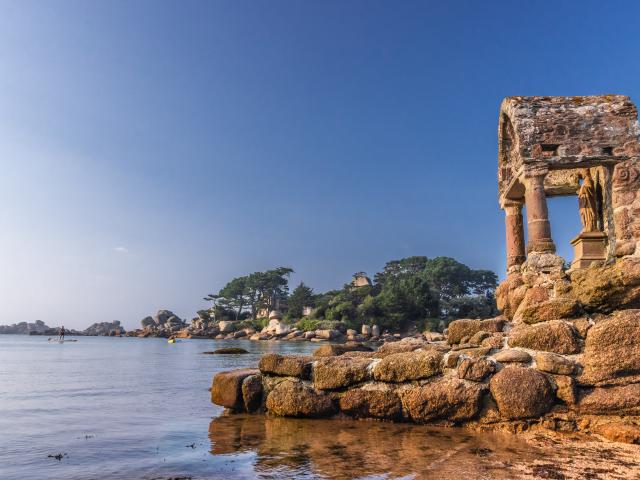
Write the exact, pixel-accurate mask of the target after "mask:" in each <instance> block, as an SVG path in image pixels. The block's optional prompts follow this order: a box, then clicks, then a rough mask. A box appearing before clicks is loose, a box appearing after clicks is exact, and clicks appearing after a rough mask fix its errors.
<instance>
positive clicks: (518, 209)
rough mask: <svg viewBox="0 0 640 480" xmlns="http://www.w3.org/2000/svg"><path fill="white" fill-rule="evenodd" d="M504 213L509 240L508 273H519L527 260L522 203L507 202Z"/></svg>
mask: <svg viewBox="0 0 640 480" xmlns="http://www.w3.org/2000/svg"><path fill="white" fill-rule="evenodd" d="M504 213H505V218H504V221H505V226H506V239H507V273H511V272H514V271H517V270H518V269H519V267H520V265H522V263H523V262H524V261H525V260H526V257H525V252H524V225H523V221H522V203H521V202H514V201H507V202H506V203H505V204H504Z"/></svg>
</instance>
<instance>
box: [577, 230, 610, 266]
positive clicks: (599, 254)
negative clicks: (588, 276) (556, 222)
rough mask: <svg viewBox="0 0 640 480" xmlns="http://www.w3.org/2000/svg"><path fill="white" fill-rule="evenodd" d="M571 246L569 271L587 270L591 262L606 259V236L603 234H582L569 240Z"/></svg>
mask: <svg viewBox="0 0 640 480" xmlns="http://www.w3.org/2000/svg"><path fill="white" fill-rule="evenodd" d="M571 245H573V252H574V255H573V262H571V270H580V269H582V268H587V267H588V266H589V265H591V264H592V263H593V262H603V261H605V260H606V259H607V235H606V234H605V233H603V232H582V233H581V234H580V235H578V236H577V237H576V238H574V239H573V240H571Z"/></svg>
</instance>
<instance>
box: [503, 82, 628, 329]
mask: <svg viewBox="0 0 640 480" xmlns="http://www.w3.org/2000/svg"><path fill="white" fill-rule="evenodd" d="M639 135H640V127H639V125H638V111H637V108H636V106H635V104H634V103H633V102H632V101H631V100H630V99H629V97H627V96H623V95H596V96H586V97H508V98H505V99H504V100H503V102H502V105H501V106H500V120H499V129H498V141H499V146H498V192H499V201H500V207H501V208H502V209H503V210H504V212H505V223H506V247H507V274H508V279H507V281H506V282H505V283H504V284H503V285H501V287H500V289H499V290H498V294H499V297H500V300H499V303H501V305H500V306H499V307H501V308H502V309H503V311H504V313H505V314H506V315H507V316H508V317H509V318H512V317H515V318H516V319H518V318H519V315H517V308H518V307H519V306H520V305H521V301H522V300H523V299H524V294H525V290H526V289H525V288H520V287H522V286H528V287H539V288H537V289H536V293H535V296H536V300H538V301H539V300H545V301H546V300H550V299H554V298H562V297H563V294H565V293H570V290H571V287H572V279H573V278H574V277H575V279H576V280H577V281H578V282H581V280H583V279H584V276H585V273H584V272H582V273H580V272H581V271H584V270H585V269H588V267H590V266H593V267H598V266H599V267H602V268H606V267H607V266H609V267H611V266H612V265H613V264H614V261H615V260H616V259H625V258H634V257H637V256H640V249H637V248H636V244H637V242H638V240H639V239H640V198H637V195H636V192H637V191H638V188H639V186H640V178H639V176H638V171H639V170H638V169H639V168H640V144H639V141H638V139H639ZM567 195H575V196H577V197H578V201H577V202H576V207H577V208H576V210H579V213H580V219H581V222H582V226H583V228H582V231H581V232H576V234H577V235H576V237H575V238H574V239H573V240H572V241H571V243H572V245H573V247H574V258H573V260H572V261H571V264H570V267H569V268H566V265H565V260H564V259H563V258H561V257H559V256H558V255H556V253H555V252H556V245H555V243H554V240H553V236H552V230H553V229H552V225H551V224H550V222H549V215H548V208H547V198H548V197H554V196H567ZM523 210H525V211H526V227H527V235H528V238H527V240H526V242H525V233H524V232H525V229H524V219H523ZM576 214H577V213H576ZM611 268H613V267H611ZM609 273H611V272H609ZM601 276H602V275H601ZM607 276H608V275H607V274H605V275H604V277H607ZM518 288H520V290H519V292H516V293H514V290H515V289H518ZM507 292H508V294H507ZM532 295H533V294H532ZM565 297H567V301H566V302H564V308H565V311H564V312H556V313H564V315H563V316H573V315H572V313H576V312H575V310H576V309H577V308H578V306H577V305H570V304H571V303H572V302H571V301H570V300H568V297H571V295H569V296H565ZM559 303H562V302H561V301H560V302H559ZM574 303H575V302H574ZM583 303H584V305H583V306H584V307H586V311H597V310H598V308H600V307H605V305H600V306H598V305H589V302H583ZM605 303H606V302H605ZM548 306H549V305H547V307H548ZM556 306H557V307H559V304H558V305H556ZM590 307H592V308H590ZM608 307H611V308H608ZM613 307H614V305H607V306H606V307H605V308H604V310H607V309H609V310H611V309H613ZM523 309H524V307H523ZM521 313H522V312H521ZM530 313H531V312H530Z"/></svg>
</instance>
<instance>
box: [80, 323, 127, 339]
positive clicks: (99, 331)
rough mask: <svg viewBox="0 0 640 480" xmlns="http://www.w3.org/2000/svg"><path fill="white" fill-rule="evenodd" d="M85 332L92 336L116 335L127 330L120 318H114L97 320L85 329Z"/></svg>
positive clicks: (122, 333)
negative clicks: (102, 320)
mask: <svg viewBox="0 0 640 480" xmlns="http://www.w3.org/2000/svg"><path fill="white" fill-rule="evenodd" d="M83 333H84V334H85V335H92V336H100V337H109V336H111V337H115V336H120V335H124V334H125V333H126V332H125V330H124V328H122V326H121V325H120V320H114V321H113V322H96V323H94V324H93V325H91V326H90V327H88V328H87V329H85V331H84V332H83Z"/></svg>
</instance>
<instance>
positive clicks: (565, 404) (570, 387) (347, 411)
mask: <svg viewBox="0 0 640 480" xmlns="http://www.w3.org/2000/svg"><path fill="white" fill-rule="evenodd" d="M350 347H351V346H350V345H349V344H345V345H343V346H342V348H341V349H339V350H336V351H335V352H336V353H337V354H336V355H332V356H324V355H326V354H327V352H326V351H324V350H323V351H321V352H319V355H317V356H316V355H314V356H313V357H302V356H280V355H275V354H268V355H265V356H264V357H263V358H262V360H261V361H260V365H259V369H255V370H240V371H231V372H223V373H220V374H218V375H216V376H215V377H214V379H213V386H212V390H211V391H212V401H213V402H214V403H216V404H218V405H222V406H224V407H226V408H228V409H230V411H232V412H243V411H248V412H254V413H264V412H266V413H269V414H272V415H276V416H292V417H309V418H312V417H334V416H339V417H345V416H346V417H352V418H372V419H379V420H390V421H410V422H416V423H432V424H442V425H460V426H466V427H471V428H493V429H506V430H510V431H514V432H518V431H521V430H527V429H535V428H541V429H548V430H555V431H563V432H576V431H582V432H588V433H594V434H600V435H603V436H605V438H610V439H612V440H615V441H627V442H631V443H638V442H640V310H624V311H619V312H615V313H614V314H611V315H607V316H605V315H599V316H595V317H593V318H587V317H581V318H575V319H554V320H545V321H540V322H536V323H534V324H526V323H521V324H514V323H511V322H507V321H506V320H505V319H504V318H496V319H491V320H484V321H480V320H457V321H455V322H452V323H451V325H450V326H449V329H448V331H447V337H446V340H445V341H435V342H433V341H428V340H425V339H424V338H406V339H403V340H401V341H398V342H394V343H387V344H385V345H383V346H382V347H380V348H379V349H378V350H376V351H362V350H363V348H362V346H361V345H358V346H356V345H354V346H353V349H352V348H350ZM325 350H326V349H325ZM320 355H322V356H320ZM620 432H622V433H624V435H622V434H621V433H620Z"/></svg>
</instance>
